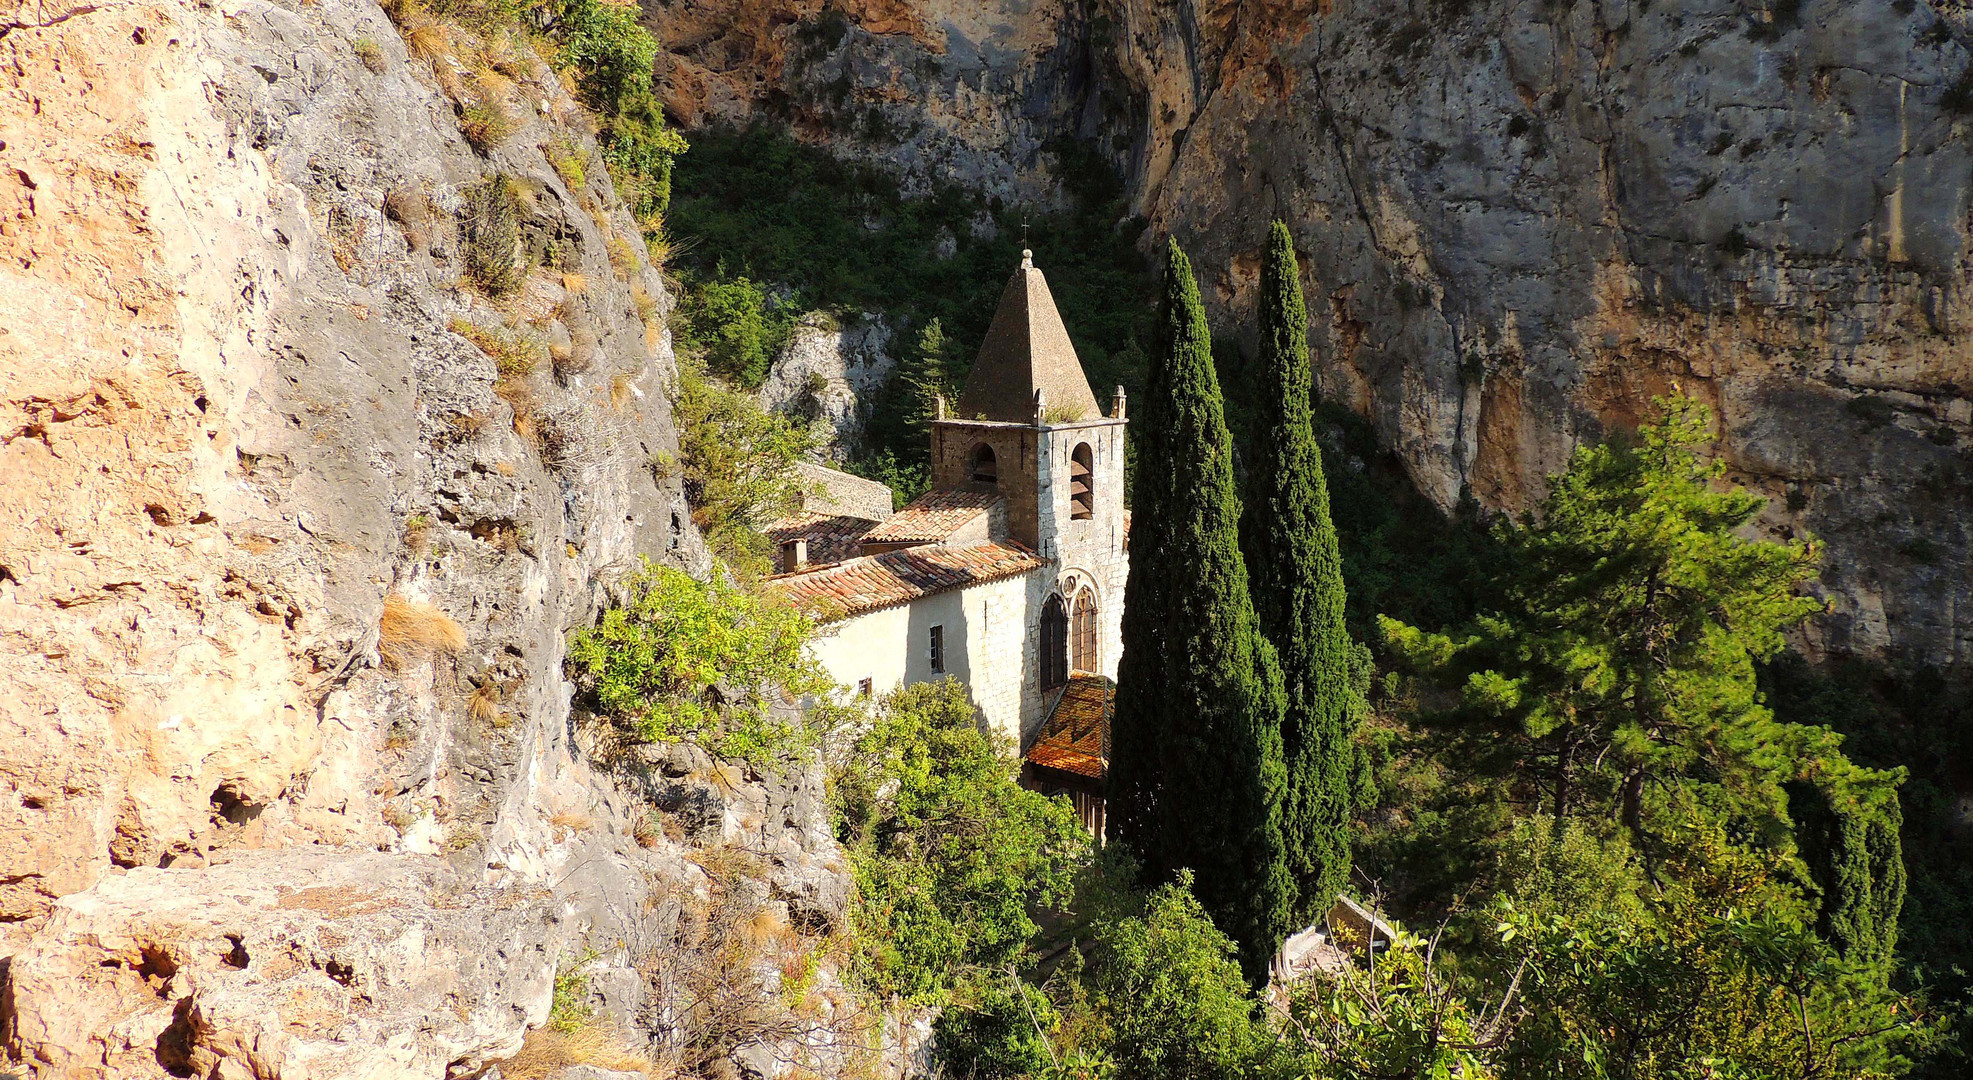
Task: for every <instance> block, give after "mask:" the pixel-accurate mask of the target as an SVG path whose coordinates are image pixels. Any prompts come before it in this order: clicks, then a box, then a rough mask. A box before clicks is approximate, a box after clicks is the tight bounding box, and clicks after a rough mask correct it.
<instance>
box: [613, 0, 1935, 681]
mask: <svg viewBox="0 0 1973 1080" xmlns="http://www.w3.org/2000/svg"><path fill="white" fill-rule="evenodd" d="M647 9H648V16H649V18H650V20H651V21H653V22H654V23H655V24H656V25H657V26H658V27H659V28H660V30H661V31H662V32H663V34H664V36H665V38H666V40H667V42H668V44H669V47H670V49H671V52H672V54H673V56H672V59H671V64H670V85H671V90H670V97H669V99H668V100H670V101H671V102H672V104H673V107H674V108H675V109H677V110H678V111H679V112H680V114H681V115H686V116H700V115H713V116H720V117H739V116H754V115H760V116H780V117H784V118H786V119H787V120H788V121H789V122H791V123H792V124H793V125H794V127H795V129H796V130H797V131H798V132H800V133H802V134H804V135H805V136H807V137H809V138H813V139H818V140H825V141H827V142H829V143H830V144H831V145H833V146H834V147H835V148H837V149H838V150H839V151H841V152H843V153H846V154H854V155H861V156H865V157H869V158H872V159H876V160H883V161H890V162H893V163H895V164H896V165H897V166H898V167H899V168H901V169H902V170H904V172H905V174H906V175H907V177H909V176H913V175H922V174H925V173H926V172H927V170H929V169H934V168H936V169H947V170H950V171H951V174H952V175H953V176H954V177H955V178H958V179H962V180H968V181H970V182H971V183H973V184H974V185H975V186H977V187H980V188H981V189H983V190H986V191H989V192H993V193H999V194H1010V195H1011V194H1022V193H1028V194H1033V193H1045V192H1047V191H1049V190H1051V188H1050V185H1051V183H1052V182H1053V178H1055V177H1058V176H1060V175H1061V174H1062V172H1063V170H1064V166H1063V160H1064V159H1063V158H1062V157H1061V156H1060V155H1058V154H1056V153H1054V152H1053V151H1055V150H1058V149H1060V148H1061V147H1062V146H1063V145H1064V144H1063V142H1061V141H1058V140H1067V139H1073V140H1076V141H1077V142H1078V143H1079V144H1080V146H1082V147H1083V148H1084V150H1085V151H1088V152H1093V153H1095V154H1097V155H1100V156H1102V157H1104V158H1107V159H1108V160H1109V161H1110V162H1111V163H1112V164H1113V165H1115V166H1116V167H1117V168H1118V169H1119V170H1121V171H1122V173H1123V174H1124V176H1125V177H1126V179H1127V181H1128V184H1129V189H1130V192H1131V198H1132V201H1133V203H1134V205H1135V207H1136V209H1137V211H1138V212H1139V213H1141V214H1142V215H1143V216H1144V217H1145V218H1146V219H1147V222H1148V228H1147V229H1146V231H1145V234H1144V243H1145V244H1146V245H1147V246H1150V245H1155V244H1158V243H1162V241H1163V237H1164V236H1166V235H1175V236H1177V237H1178V238H1179V239H1180V241H1181V242H1182V243H1184V244H1185V245H1186V247H1187V248H1188V249H1189V250H1190V251H1191V253H1192V255H1193V257H1194V260H1195V262H1196V264H1197V265H1199V266H1200V267H1201V273H1202V276H1203V278H1204V283H1205V284H1207V285H1208V286H1210V288H1209V289H1208V302H1209V304H1211V305H1212V306H1213V307H1214V312H1215V316H1216V319H1217V321H1218V322H1219V323H1220V324H1221V325H1222V326H1223V327H1224V328H1225V329H1226V330H1227V331H1228V332H1231V333H1238V332H1241V331H1242V329H1243V327H1244V326H1245V324H1246V323H1247V322H1249V321H1250V316H1251V311H1252V304H1253V293H1254V288H1255V286H1256V284H1257V283H1258V280H1259V272H1260V264H1261V244H1262V242H1263V237H1264V236H1265V232H1266V225H1267V222H1268V220H1269V219H1270V218H1273V217H1280V218H1282V219H1284V220H1286V221H1287V222H1288V223H1289V226H1290V228H1291V229H1292V230H1293V231H1294V233H1295V236H1296V240H1297V244H1298V246H1299V248H1300V249H1301V252H1302V256H1303V265H1304V267H1305V272H1306V277H1305V282H1306V286H1307V288H1308V290H1309V293H1310V297H1311V308H1312V311H1313V312H1314V313H1315V322H1316V326H1315V327H1314V331H1315V332H1314V338H1315V345H1316V349H1317V352H1318V369H1319V371H1320V379H1321V384H1322V392H1323V393H1324V394H1325V395H1326V396H1328V397H1330V398H1332V399H1335V400H1340V401H1343V402H1345V403H1347V404H1348V405H1350V407H1352V408H1354V409H1356V410H1357V411H1358V412H1360V413H1362V414H1364V415H1366V416H1368V417H1370V418H1371V419H1372V420H1373V421H1374V422H1375V423H1376V425H1377V426H1378V428H1379V430H1380V432H1381V433H1382V434H1383V436H1384V437H1385V439H1386V441H1387V442H1388V443H1389V445H1391V446H1392V447H1394V448H1395V449H1396V451H1397V452H1398V454H1399V455H1400V456H1401V457H1402V459H1403V460H1404V461H1405V463H1406V464H1407V466H1408V468H1409V469H1410V471H1411V473H1412V476H1413V478H1414V480H1415V481H1416V483H1417V484H1418V486H1419V487H1420V489H1421V490H1423V491H1425V492H1426V493H1428V494H1429V495H1431V496H1432V497H1433V498H1434V499H1436V500H1437V501H1439V502H1440V503H1441V504H1442V505H1446V506H1451V505H1452V504H1454V503H1455V502H1457V501H1458V500H1459V499H1460V498H1461V497H1462V496H1463V495H1466V494H1470V495H1471V496H1472V497H1473V498H1475V499H1477V500H1478V501H1479V502H1480V503H1481V504H1482V505H1484V506H1488V507H1493V508H1499V509H1510V510H1511V509H1518V508H1521V507H1524V506H1527V505H1529V504H1530V503H1531V502H1533V501H1534V500H1536V499H1538V498H1539V497H1540V496H1541V494H1542V493H1543V491H1544V489H1545V477H1546V476H1547V475H1548V474H1550V473H1552V472H1554V471H1556V470H1558V469H1560V468H1562V467H1563V466H1564V465H1565V464H1566V462H1567V460H1568V456H1569V454H1570V452H1571V451H1572V449H1573V448H1574V447H1575V446H1577V445H1580V444H1581V443H1582V442H1583V441H1584V440H1587V439H1592V438H1596V437H1600V436H1601V435H1603V434H1605V433H1607V432H1609V431H1611V430H1615V429H1621V428H1624V427H1628V426H1631V425H1634V424H1635V423H1636V422H1637V421H1638V420H1639V419H1641V418H1647V417H1648V416H1649V415H1650V413H1651V409H1652V406H1651V398H1652V397H1653V396H1654V395H1658V394H1663V393H1666V392H1668V391H1670V390H1672V389H1674V388H1679V389H1682V390H1684V391H1685V392H1686V393H1688V394H1692V395H1694V396H1696V397H1699V398H1701V399H1703V400H1706V401H1708V402H1709V403H1711V404H1713V405H1714V406H1715V407H1716V409H1717V411H1718V413H1719V416H1720V421H1721V435H1722V442H1721V447H1722V453H1723V454H1724V456H1725V458H1726V460H1727V462H1728V463H1729V466H1730V467H1731V469H1732V476H1733V478H1734V479H1735V480H1736V481H1738V482H1740V483H1742V484H1745V485H1747V486H1749V487H1750V488H1753V489H1755V490H1757V491H1760V492H1762V493H1763V494H1766V495H1768V496H1770V498H1771V500H1772V502H1771V505H1770V509H1769V511H1768V513H1767V515H1766V517H1765V518H1764V520H1763V526H1764V527H1765V528H1767V529H1769V530H1771V531H1773V532H1775V533H1782V534H1785V533H1796V534H1799V533H1801V532H1803V531H1807V532H1810V533H1813V534H1814V535H1815V536H1817V537H1818V538H1819V539H1820V540H1821V541H1822V542H1823V543H1824V545H1825V559H1824V566H1825V571H1824V575H1823V581H1824V587H1825V589H1826V590H1827V592H1828V593H1829V597H1830V600H1831V603H1832V613H1831V616H1830V617H1829V618H1827V619H1824V620H1821V621H1820V623H1819V625H1818V627H1817V628H1816V630H1815V631H1814V633H1815V635H1816V640H1813V641H1811V642H1809V643H1808V644H1809V645H1811V646H1812V647H1818V648H1827V649H1831V650H1836V651H1848V652H1857V653H1862V654H1869V655H1881V656H1889V657H1895V658H1902V659H1905V660H1910V661H1914V662H1925V663H1942V664H1957V663H1961V662H1964V661H1965V660H1967V659H1969V653H1968V650H1969V648H1973V640H1970V639H1969V635H1973V623H1969V622H1968V620H1966V619H1964V618H1960V617H1958V612H1959V611H1960V610H1962V609H1963V608H1964V607H1965V606H1966V605H1967V604H1968V603H1969V602H1973V570H1969V567H1970V566H1973V561H1970V560H1969V559H1968V558H1967V556H1968V537H1967V528H1968V526H1969V524H1973V506H1969V502H1968V498H1969V496H1968V492H1969V490H1970V489H1969V484H1968V478H1969V476H1973V467H1970V466H1973V463H1969V462H1968V461H1967V460H1966V450H1965V447H1966V443H1967V438H1968V436H1973V427H1969V425H1973V401H1970V400H1969V398H1968V390H1969V388H1973V349H1969V346H1968V337H1967V334H1968V329H1967V328H1968V325H1969V319H1973V299H1969V298H1970V297H1973V291H1970V289H1973V251H1970V250H1969V232H1973V226H1970V225H1969V189H1973V151H1969V141H1968V136H1969V132H1973V104H1969V98H1970V97H1973V80H1970V79H1969V75H1968V73H1969V71H1973V51H1970V50H1969V45H1973V13H1970V12H1969V9H1968V8H1967V6H1966V5H1965V4H1964V3H1961V2H1959V0H1935V2H1930V3H1928V2H1924V0H1857V2H1849V0H1804V2H1802V3H1799V4H1793V3H1788V4H1782V3H1775V4H1768V3H1761V2H1756V0H1711V2H1701V3H1686V4H1653V5H1641V4H1617V3H1608V2H1592V0H1583V2H1575V3H1563V4H1556V3H1534V2H1506V0H1465V2H1447V3H1432V4H1424V5H1418V6H1415V7H1414V8H1412V9H1406V10H1402V11H1400V10H1395V9H1392V8H1391V7H1390V6H1389V5H1379V4H1367V3H1357V2H1352V0H1243V2H1228V0H1212V2H1208V0H1187V2H1182V3H1176V4H1146V3H1139V2H1136V0H1098V2H1096V3H1090V4H1071V3H1068V2H1067V0H1034V2H1025V0H1024V2H1020V3H1015V2H1012V0H1009V2H1005V3H985V4H956V3H950V2H947V0H886V2H882V3H878V2H875V0H867V2H862V3H858V2H850V3H845V4H841V5H834V6H833V7H832V10H834V11H837V12H839V13H840V14H835V15H832V14H828V13H821V12H819V10H818V9H819V4H804V3H798V2H792V0H790V2H782V3H761V2H755V0H744V2H742V0H728V2H713V3H703V4H694V5H647ZM1071 163H1072V162H1071ZM1246 332H1247V333H1249V334H1251V331H1246Z"/></svg>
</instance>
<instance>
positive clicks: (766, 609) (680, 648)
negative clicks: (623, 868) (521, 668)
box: [568, 560, 828, 764]
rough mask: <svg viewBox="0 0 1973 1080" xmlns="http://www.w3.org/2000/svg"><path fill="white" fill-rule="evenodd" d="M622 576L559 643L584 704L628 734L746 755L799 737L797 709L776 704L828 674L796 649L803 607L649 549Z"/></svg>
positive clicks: (760, 760) (802, 634) (803, 639)
mask: <svg viewBox="0 0 1973 1080" xmlns="http://www.w3.org/2000/svg"><path fill="white" fill-rule="evenodd" d="M626 585H627V589H628V595H627V596H626V597H625V599H624V602H623V603H621V604H619V605H618V606H616V607H613V608H611V609H609V610H608V611H606V612H604V613H603V617H602V618H601V619H599V620H597V623H596V625H595V626H593V627H590V628H588V629H584V630H581V631H578V632H577V633H576V634H575V636H574V638H573V639H572V640H571V642H570V644H569V660H568V664H569V668H570V674H571V676H572V677H573V678H574V679H575V681H576V684H577V686H578V688H579V689H580V690H581V691H582V692H583V694H584V696H585V699H586V701H587V704H588V706H589V708H590V709H591V710H592V711H593V712H595V713H597V714H598V715H600V716H602V717H605V718H607V719H608V720H609V721H610V722H612V723H613V724H615V725H616V727H617V729H618V731H619V732H620V733H621V734H623V735H624V736H626V737H629V738H634V739H637V740H641V741H644V742H674V741H686V742H692V743H696V744H698V745H700V746H703V747H705V748H706V749H708V750H710V751H711V752H713V753H714V754H717V755H719V756H722V757H736V758H742V759H745V760H747V761H749V762H753V763H756V764H765V763H767V762H768V761H769V760H770V759H772V758H774V757H777V756H781V755H785V754H788V753H796V752H799V751H800V750H802V749H803V745H804V742H803V728H802V727H801V725H800V723H799V721H798V720H791V719H789V718H788V717H787V716H786V715H784V714H777V713H776V712H775V709H774V707H775V705H776V704H777V703H780V702H783V701H786V700H790V699H798V698H800V697H803V696H808V695H814V694H819V693H821V692H822V691H823V690H824V689H825V688H826V687H827V686H828V677H827V676H826V675H824V674H823V673H822V669H821V668H820V667H819V666H818V665H817V664H816V663H815V661H814V660H813V659H812V658H810V657H809V656H808V654H807V653H806V652H805V651H804V646H805V645H806V644H807V641H808V636H809V621H808V619H807V618H806V617H804V616H803V615H802V614H801V613H800V612H798V611H795V610H794V609H792V608H790V607H787V606H786V605H783V604H780V603H778V602H775V601H774V600H773V599H772V598H767V597H761V596H755V595H753V594H751V593H747V592H744V591H742V590H740V589H739V588H736V587H735V586H732V585H729V584H727V583H726V582H724V581H723V580H719V579H715V580H713V581H712V582H710V583H701V582H698V581H695V580H693V578H691V577H690V576H689V575H687V574H684V573H682V572H680V571H678V570H673V569H669V568H665V567H658V566H655V565H653V564H651V563H650V562H649V561H648V560H647V561H646V562H645V564H644V568H643V570H642V571H640V572H639V573H637V574H636V575H634V576H633V577H632V578H631V579H630V580H629V581H628V582H627V583H626Z"/></svg>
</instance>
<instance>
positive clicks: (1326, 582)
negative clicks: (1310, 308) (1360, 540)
mask: <svg viewBox="0 0 1973 1080" xmlns="http://www.w3.org/2000/svg"><path fill="white" fill-rule="evenodd" d="M1259 374H1260V379H1259V386H1258V388H1257V390H1258V393H1257V401H1256V406H1257V408H1256V412H1255V417H1254V431H1253V437H1252V439H1251V440H1250V441H1249V443H1248V446H1247V452H1248V457H1247V462H1248V465H1247V485H1248V489H1247V505H1246V517H1245V520H1244V521H1242V523H1241V530H1240V543H1241V548H1242V550H1243V552H1244V553H1245V555H1246V562H1247V574H1248V578H1249V581H1250V583H1251V587H1252V592H1253V600H1254V614H1255V615H1256V616H1257V617H1258V618H1259V620H1260V627H1261V632H1262V634H1263V635H1265V636H1266V637H1267V639H1268V641H1269V642H1270V643H1272V644H1273V645H1274V648H1275V652H1276V654H1277V655H1278V656H1279V657H1280V661H1281V678H1282V684H1283V687H1282V688H1283V692H1284V694H1285V696H1286V700H1287V706H1286V710H1285V711H1284V712H1283V714H1282V720H1281V752H1282V757H1283V760H1284V761H1285V763H1286V765H1287V770H1288V788H1287V792H1286V794H1285V795H1284V797H1283V799H1282V823H1281V831H1282V840H1283V842H1284V843H1285V844H1286V845H1287V848H1288V866H1289V871H1290V873H1292V874H1293V875H1294V878H1295V885H1296V910H1297V913H1298V915H1299V916H1300V918H1301V919H1302V920H1309V919H1315V918H1320V917H1321V915H1322V914H1323V913H1324V912H1326V911H1327V910H1328V909H1329V906H1330V905H1331V904H1333V903H1334V902H1335V897H1336V892H1337V890H1339V889H1340V888H1342V886H1343V884H1344V881H1345V879H1346V878H1347V877H1348V876H1349V866H1350V846H1349V830H1350V815H1351V811H1352V809H1353V808H1352V807H1351V805H1350V792H1351V780H1352V763H1353V762H1354V761H1355V748H1354V745H1353V735H1354V732H1355V729H1356V725H1357V722H1358V720H1359V718H1360V717H1361V716H1362V715H1363V710H1364V704H1363V697H1362V693H1361V691H1360V690H1359V688H1358V687H1357V685H1356V680H1355V675H1354V672H1355V671H1356V670H1359V669H1361V667H1362V663H1363V661H1362V660H1360V659H1359V655H1358V654H1359V653H1360V652H1361V651H1362V647H1361V646H1359V645H1357V644H1356V643H1354V642H1352V641H1351V640H1350V636H1349V631H1348V630H1347V629H1345V627H1344V625H1343V599H1344V592H1343V559H1342V554H1341V552H1340V551H1339V550H1338V548H1337V544H1336V526H1335V525H1334V523H1332V522H1331V521H1330V518H1329V485H1328V482H1327V481H1326V480H1325V479H1324V478H1323V474H1322V450H1321V448H1320V447H1318V446H1317V445H1316V442H1315V429H1314V424H1313V419H1312V415H1311V408H1310V404H1309V399H1310V390H1311V379H1310V374H1309V359H1308V313H1307V311H1306V309H1305V308H1304V307H1303V304H1302V288H1301V282H1300V279H1299V274H1298V273H1297V268H1296V265H1295V249H1294V242H1293V241H1292V240H1291V239H1290V238H1289V235H1288V227H1287V226H1286V225H1283V224H1282V223H1281V222H1278V221H1277V222H1275V223H1274V228H1273V230H1272V234H1271V235H1270V237H1269V242H1268V255H1267V262H1266V264H1265V265H1264V266H1263V267H1262V269H1261V295H1260V372H1259ZM1134 585H1135V583H1134V582H1133V587H1134Z"/></svg>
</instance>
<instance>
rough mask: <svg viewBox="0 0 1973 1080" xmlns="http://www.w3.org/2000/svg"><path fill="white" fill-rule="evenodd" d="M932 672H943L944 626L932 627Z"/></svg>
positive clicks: (938, 673)
mask: <svg viewBox="0 0 1973 1080" xmlns="http://www.w3.org/2000/svg"><path fill="white" fill-rule="evenodd" d="M932 674H934V675H943V674H945V627H943V626H934V627H932Z"/></svg>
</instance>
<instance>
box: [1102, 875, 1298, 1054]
mask: <svg viewBox="0 0 1973 1080" xmlns="http://www.w3.org/2000/svg"><path fill="white" fill-rule="evenodd" d="M1191 877H1192V875H1191V872H1190V871H1184V872H1181V873H1180V874H1179V877H1178V880H1177V881H1175V882H1173V883H1172V884H1169V885H1166V886H1164V887H1162V888H1159V889H1157V890H1156V891H1154V892H1152V893H1151V895H1150V896H1149V897H1148V898H1146V900H1145V904H1144V909H1143V912H1142V914H1139V915H1133V916H1127V917H1125V918H1121V919H1117V920H1115V921H1113V922H1109V923H1107V924H1102V925H1099V926H1098V927H1097V928H1096V935H1095V936H1096V950H1095V958H1094V959H1093V960H1092V962H1091V974H1092V982H1093V983H1094V986H1095V990H1096V993H1097V995H1098V997H1099V999H1100V1001H1101V1003H1102V1005H1103V1006H1104V1007H1105V1010H1106V1012H1107V1014H1108V1017H1109V1026H1110V1029H1111V1031H1110V1036H1111V1037H1110V1042H1109V1047H1108V1049H1109V1052H1110V1053H1111V1055H1113V1056H1114V1057H1115V1058H1116V1061H1117V1065H1118V1066H1119V1070H1120V1071H1121V1073H1122V1074H1123V1075H1125V1076H1144V1077H1170V1078H1189V1077H1197V1078H1199V1080H1206V1078H1209V1077H1225V1076H1239V1075H1242V1074H1243V1073H1245V1072H1247V1071H1248V1069H1249V1068H1250V1067H1251V1065H1252V1063H1254V1062H1255V1061H1257V1060H1259V1059H1260V1058H1261V1057H1262V1056H1263V1055H1265V1054H1266V1052H1267V1050H1268V1048H1269V1046H1268V1044H1269V1039H1268V1033H1267V1030H1266V1029H1265V1028H1264V1027H1263V1026H1261V1025H1259V1024H1257V1023H1255V1021H1254V1013H1253V998H1252V995H1251V994H1250V993H1249V992H1248V989H1247V983H1246V980H1245V979H1244V978H1243V977H1242V976H1241V974H1240V964H1239V961H1238V960H1236V959H1235V958H1234V957H1235V952H1236V949H1235V946H1234V944H1233V940H1232V939H1231V938H1229V937H1227V936H1226V935H1225V934H1222V933H1220V932H1219V931H1218V930H1217V929H1215V928H1214V927H1213V923H1212V920H1211V919H1210V918H1208V917H1207V916H1206V912H1205V909H1204V908H1202V907H1200V906H1199V901H1198V900H1197V899H1196V898H1195V897H1194V896H1193V895H1192V881H1191Z"/></svg>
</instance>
